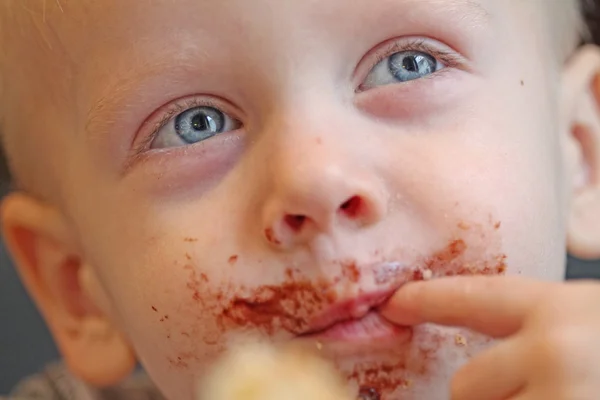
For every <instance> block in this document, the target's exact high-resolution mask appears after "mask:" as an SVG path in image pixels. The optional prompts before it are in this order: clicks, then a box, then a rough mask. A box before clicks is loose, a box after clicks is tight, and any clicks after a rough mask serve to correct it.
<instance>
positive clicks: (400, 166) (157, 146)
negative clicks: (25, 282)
mask: <svg viewBox="0 0 600 400" xmlns="http://www.w3.org/2000/svg"><path fill="white" fill-rule="evenodd" d="M87 3H88V4H87V5H70V4H68V5H67V6H65V10H64V13H58V12H57V13H54V14H52V16H49V17H48V22H47V24H48V27H49V28H48V29H49V31H50V32H51V34H50V35H49V36H48V37H49V40H50V41H51V44H54V47H53V51H52V52H51V55H46V56H44V57H45V58H44V59H45V61H44V62H45V63H48V65H50V67H48V69H51V70H52V71H53V72H52V73H53V74H56V75H55V77H54V82H61V83H60V84H56V85H55V86H56V88H59V89H60V90H61V92H60V95H57V96H49V97H48V98H50V97H52V99H53V100H52V104H47V105H46V106H45V107H46V108H44V109H41V108H40V109H41V110H42V111H40V113H42V114H44V113H46V114H47V115H48V116H50V115H51V118H50V117H44V118H40V121H45V122H44V123H45V124H48V123H49V122H48V121H50V120H51V121H52V123H53V124H54V125H52V126H43V125H42V124H41V122H40V121H37V120H36V119H35V118H30V117H28V120H27V121H29V122H27V124H29V125H28V126H29V127H30V129H31V130H32V131H36V130H37V131H40V130H44V132H45V133H44V134H41V133H40V134H39V135H36V140H39V143H40V144H39V146H40V147H45V148H48V149H50V150H47V151H46V155H45V156H44V157H46V158H47V159H51V161H49V162H48V163H47V168H48V170H47V172H48V174H49V175H52V176H54V177H55V179H56V181H55V182H56V187H57V188H59V190H58V194H56V199H57V203H58V204H60V206H59V209H60V210H61V213H62V215H64V220H65V221H67V223H66V226H67V227H68V230H69V232H70V235H72V236H73V237H75V238H76V240H75V242H76V246H75V247H76V248H77V254H78V256H79V257H80V259H79V261H80V262H81V264H77V265H78V268H79V269H78V272H77V276H78V277H79V278H80V279H79V280H78V281H77V282H78V285H79V286H81V287H82V289H83V291H84V292H85V293H86V297H89V298H90V300H91V302H92V303H94V304H95V306H96V307H98V308H99V309H100V310H101V311H102V313H103V314H105V315H108V319H110V321H111V323H112V324H113V325H114V327H116V329H118V330H119V331H120V332H122V333H123V334H124V335H125V337H127V338H128V343H130V344H131V345H132V346H133V348H134V349H135V353H136V354H137V356H138V357H139V359H140V360H141V362H142V363H143V365H144V367H145V368H146V369H147V371H148V372H149V373H150V375H151V376H152V378H153V379H154V380H155V382H156V383H157V384H158V385H159V386H160V388H161V389H162V390H163V391H164V393H165V394H166V395H167V396H168V397H169V398H172V399H190V398H191V396H192V394H191V393H192V391H193V385H194V382H195V381H196V379H197V378H199V377H201V376H202V374H203V371H204V370H205V368H206V367H207V366H208V365H209V364H210V363H211V357H213V356H215V355H217V354H218V353H219V352H221V351H222V350H223V349H224V348H226V347H227V346H228V345H229V344H231V343H232V342H233V341H235V340H237V339H240V338H244V337H248V336H249V334H258V335H264V336H269V337H271V338H273V339H274V340H277V341H288V340H300V339H301V338H302V339H307V335H308V334H309V333H310V332H313V331H314V330H316V329H317V328H323V327H324V326H325V325H327V323H328V322H334V320H337V319H340V318H346V319H347V318H350V317H351V316H355V317H363V316H364V315H365V313H366V312H367V311H368V309H369V307H376V306H377V305H378V304H380V303H381V301H382V300H383V299H384V298H385V296H387V295H389V293H390V291H391V290H393V289H395V288H397V287H398V286H399V285H401V284H402V283H404V282H406V281H407V280H411V279H420V278H422V276H423V275H425V277H427V278H428V277H429V276H428V275H429V274H431V275H433V277H438V276H443V275H446V274H469V273H488V274H500V273H503V272H504V270H505V267H506V272H507V273H511V274H523V275H529V276H534V277H539V278H543V279H550V280H560V279H562V277H563V274H564V259H565V231H566V229H565V225H566V216H567V214H568V212H569V210H568V203H569V202H570V196H571V189H570V185H571V182H570V181H571V176H570V175H569V174H567V173H565V171H566V167H565V165H566V164H568V162H567V161H568V160H566V159H565V157H563V156H564V154H565V151H564V150H565V149H564V142H566V141H568V140H569V139H568V138H567V135H566V131H567V126H566V125H567V122H565V121H564V120H563V118H562V117H561V116H562V115H563V114H564V112H563V110H562V108H561V107H562V104H561V101H562V99H561V98H560V96H559V93H560V92H561V91H562V88H561V86H560V82H561V79H562V77H561V73H562V65H561V63H560V62H559V61H558V57H554V53H553V51H554V50H556V49H555V48H554V47H553V44H552V43H551V40H549V39H547V36H548V34H547V33H546V30H545V29H547V27H546V25H545V24H547V23H548V22H547V21H546V19H547V16H546V15H545V14H544V13H543V12H542V8H543V7H542V6H540V4H538V2H533V1H517V0H515V1H504V0H501V1H462V0H456V1H450V0H444V1H441V0H435V1H434V0H418V1H417V0H378V1H372V0H369V1H367V0H364V1H357V2H352V6H350V5H349V3H348V2H347V1H345V0H330V1H326V2H317V1H274V0H254V1H245V0H226V1H225V0H223V1H207V0H206V1H205V0H178V1H153V2H151V3H148V4H144V5H142V3H140V2H139V1H137V0H120V1H93V2H87ZM544 4H545V3H544ZM34 56H37V57H41V56H40V55H34ZM59 66H60V68H59ZM42 75H43V73H41V75H40V77H39V78H36V77H34V78H31V79H30V81H29V82H28V83H22V85H25V86H27V87H28V88H29V89H30V90H33V91H34V92H33V93H30V95H29V96H34V93H35V96H37V98H38V100H36V102H37V103H38V104H39V102H40V101H42V100H39V98H40V97H39V96H42V94H43V89H42V87H43V86H44V85H45V84H46V83H44V82H46V81H45V80H42V79H45V78H43V76H42ZM35 79H40V82H38V83H34V82H35ZM25 86H23V87H25ZM59 89H57V90H59ZM35 90H38V91H37V92H35ZM57 98H58V99H60V100H59V101H54V100H56V99H57ZM46 109H48V110H51V111H46ZM27 112H29V114H25V115H29V116H31V115H32V113H33V110H28V111H27ZM44 115H45V114H44ZM21 124H23V122H21ZM46 132H47V133H48V134H46ZM38 138H39V139H38ZM49 179H51V178H49ZM79 234H80V235H79ZM50 319H51V317H50ZM407 335H408V334H407V332H406V331H404V330H402V329H391V328H390V327H389V326H387V325H384V322H383V321H382V320H381V319H380V318H379V316H378V314H377V313H376V312H372V313H370V314H367V316H366V317H365V318H363V319H361V320H359V321H358V322H354V323H352V324H349V325H343V326H342V325H336V328H335V329H331V330H328V331H326V334H325V335H324V336H323V335H322V336H320V337H318V338H314V339H313V337H312V336H311V339H310V340H315V341H317V340H318V341H321V342H323V346H324V349H323V350H324V352H325V354H327V355H328V356H331V357H332V358H333V359H335V360H336V361H337V363H338V365H339V367H340V368H341V369H342V370H343V371H344V372H345V373H347V375H348V376H349V377H351V378H352V379H351V380H352V382H353V383H357V384H361V385H362V384H370V385H374V386H381V387H383V388H384V391H386V387H387V386H386V385H388V386H390V387H391V386H392V385H393V386H397V387H399V388H400V389H398V390H399V392H398V393H403V395H404V396H406V397H403V398H406V399H409V398H441V397H443V396H444V394H443V393H445V387H446V384H447V382H448V379H449V376H450V375H449V374H450V372H451V371H453V370H454V369H455V368H456V366H457V365H459V364H460V363H462V362H463V361H464V359H465V358H466V357H469V356H470V355H472V353H473V352H474V351H475V350H476V349H477V348H479V347H480V346H481V345H483V344H484V340H483V339H478V338H476V337H468V338H465V339H464V340H463V336H465V335H466V334H464V333H461V335H462V336H461V339H460V340H459V339H457V337H456V335H455V332H454V331H450V330H438V329H434V328H423V329H418V330H416V331H415V332H412V333H411V334H410V335H409V336H410V337H409V336H407ZM411 335H412V336H411ZM465 341H466V343H465ZM374 342H377V343H378V346H377V347H376V346H374V345H373V344H372V343H374ZM64 346H68V344H67V345H64ZM410 394H412V397H411V395H410ZM440 396H441V397H440Z"/></svg>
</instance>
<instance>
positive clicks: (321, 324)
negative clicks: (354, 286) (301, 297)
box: [303, 288, 398, 336]
mask: <svg viewBox="0 0 600 400" xmlns="http://www.w3.org/2000/svg"><path fill="white" fill-rule="evenodd" d="M396 290H398V288H394V289H388V290H382V291H377V292H371V293H365V294H362V295H360V296H358V297H354V298H349V299H345V300H342V301H339V302H337V303H335V304H333V305H331V306H329V307H328V308H327V309H326V310H325V311H323V312H322V313H320V314H318V315H317V316H316V317H315V318H313V319H312V320H311V321H310V322H309V324H308V326H309V329H308V331H307V332H305V333H304V334H303V336H309V335H315V334H317V333H320V332H323V331H326V330H327V329H329V328H331V327H333V326H334V325H336V324H339V323H341V322H344V321H351V320H359V319H362V318H364V317H365V316H366V315H367V314H369V313H370V312H372V311H373V309H375V308H377V307H378V306H380V305H382V304H384V303H385V302H386V301H387V300H389V298H390V297H392V295H393V294H394V293H395V292H396Z"/></svg>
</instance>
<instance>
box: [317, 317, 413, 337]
mask: <svg viewBox="0 0 600 400" xmlns="http://www.w3.org/2000/svg"><path fill="white" fill-rule="evenodd" d="M411 337H412V329H411V328H410V327H404V326H398V325H393V324H391V323H390V322H389V321H387V320H385V319H384V318H382V317H381V316H380V315H379V314H378V313H376V312H370V313H369V314H367V315H365V316H364V317H363V318H361V319H357V320H356V319H355V320H348V321H342V322H339V323H337V324H335V325H333V326H331V327H330V328H328V329H326V330H324V331H321V332H318V333H315V334H313V335H310V337H309V338H310V339H313V340H316V341H323V342H367V341H372V340H386V339H394V340H395V341H397V340H399V339H401V338H403V339H406V340H409V339H410V338H411Z"/></svg>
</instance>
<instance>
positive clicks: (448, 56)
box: [357, 38, 467, 92]
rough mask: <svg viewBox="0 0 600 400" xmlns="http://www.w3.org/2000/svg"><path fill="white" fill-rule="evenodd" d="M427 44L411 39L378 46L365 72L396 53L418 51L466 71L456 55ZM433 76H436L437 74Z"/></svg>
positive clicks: (451, 66) (426, 42) (425, 40)
mask: <svg viewBox="0 0 600 400" xmlns="http://www.w3.org/2000/svg"><path fill="white" fill-rule="evenodd" d="M428 42H429V40H427V39H420V38H413V39H408V40H402V41H394V42H391V43H389V44H387V45H383V46H379V48H378V49H377V50H375V58H374V60H373V62H371V63H369V66H368V69H366V70H367V72H370V71H371V70H372V69H373V68H375V66H376V65H378V64H379V63H380V62H382V61H383V60H385V59H386V58H388V57H390V56H392V55H394V54H396V53H401V52H405V51H418V52H422V53H427V54H430V55H432V56H433V57H435V58H436V60H438V61H441V62H442V63H443V64H444V65H445V66H446V67H449V68H462V69H467V66H466V62H465V59H464V58H463V57H462V56H460V55H459V54H458V53H456V52H454V51H452V50H443V49H441V48H440V46H433V45H431V44H429V43H428ZM367 57H368V56H367ZM439 72H441V71H439ZM439 72H438V73H439ZM433 75H437V73H435V74H433ZM365 78H366V76H362V74H361V81H362V80H364V79H365ZM360 91H361V90H360V86H359V87H358V88H357V92H360Z"/></svg>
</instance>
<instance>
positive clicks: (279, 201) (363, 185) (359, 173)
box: [263, 135, 387, 249]
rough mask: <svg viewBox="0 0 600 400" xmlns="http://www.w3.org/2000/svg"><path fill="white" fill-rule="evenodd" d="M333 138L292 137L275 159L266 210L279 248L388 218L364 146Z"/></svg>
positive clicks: (268, 232)
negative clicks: (338, 142)
mask: <svg viewBox="0 0 600 400" xmlns="http://www.w3.org/2000/svg"><path fill="white" fill-rule="evenodd" d="M335 142H336V141H335V140H334V139H333V138H326V137H318V136H316V135H313V136H307V137H302V138H296V140H294V139H293V138H292V137H291V135H290V136H289V137H288V138H287V140H285V141H282V142H281V143H280V145H279V146H277V151H274V152H272V153H271V156H270V157H269V164H270V165H269V170H270V171H271V173H270V175H271V185H269V186H270V189H271V190H270V191H269V194H268V195H267V199H266V201H265V203H264V209H263V235H264V239H265V240H266V241H267V242H268V243H269V244H270V245H271V246H274V247H276V248H279V249H290V248H293V247H294V246H298V245H303V244H307V243H309V242H310V241H312V240H313V239H314V238H315V237H316V236H317V235H322V234H328V235H334V234H336V233H340V231H342V230H346V231H348V230H357V229H364V228H365V227H368V226H371V225H373V224H376V223H377V222H378V221H380V220H381V219H382V218H383V217H384V215H385V214H386V208H387V196H386V191H385V189H384V186H383V182H382V180H381V179H378V177H377V175H376V174H375V172H374V168H369V163H368V162H367V161H365V159H367V158H368V156H365V154H362V156H363V158H362V161H358V160H361V154H360V151H361V149H360V148H355V147H356V146H352V145H346V146H344V145H339V144H337V143H335Z"/></svg>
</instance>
